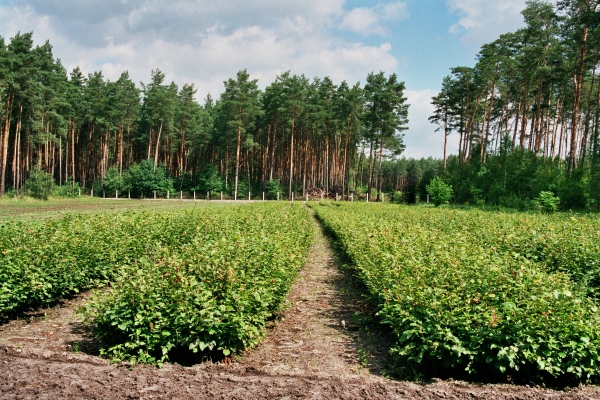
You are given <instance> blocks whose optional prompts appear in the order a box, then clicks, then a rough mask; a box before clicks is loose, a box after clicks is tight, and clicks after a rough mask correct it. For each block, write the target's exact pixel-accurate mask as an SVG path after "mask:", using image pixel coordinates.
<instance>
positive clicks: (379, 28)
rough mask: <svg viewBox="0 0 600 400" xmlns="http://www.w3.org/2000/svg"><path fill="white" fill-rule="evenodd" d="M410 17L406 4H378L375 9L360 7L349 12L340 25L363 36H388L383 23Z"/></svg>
mask: <svg viewBox="0 0 600 400" xmlns="http://www.w3.org/2000/svg"><path fill="white" fill-rule="evenodd" d="M408 17H409V12H408V9H407V6H406V3H405V2H402V1H401V2H395V3H386V4H377V5H375V6H373V7H370V8H367V7H358V8H354V9H352V10H351V11H350V12H348V13H347V14H346V15H345V16H344V18H343V19H342V22H341V24H340V26H341V28H343V29H347V30H349V31H352V32H355V33H359V34H361V35H365V36H368V35H379V36H386V35H388V34H389V30H388V29H386V28H385V26H384V24H383V23H382V21H397V20H401V19H406V18H408Z"/></svg>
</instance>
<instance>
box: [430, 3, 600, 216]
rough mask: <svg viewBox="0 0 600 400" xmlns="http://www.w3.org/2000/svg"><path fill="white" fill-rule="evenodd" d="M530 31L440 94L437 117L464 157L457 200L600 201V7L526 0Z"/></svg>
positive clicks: (450, 167)
mask: <svg viewBox="0 0 600 400" xmlns="http://www.w3.org/2000/svg"><path fill="white" fill-rule="evenodd" d="M522 14H523V17H524V20H525V27H524V28H521V29H519V30H517V31H516V32H511V33H506V34H503V35H501V36H500V37H499V38H498V39H496V40H495V41H493V42H491V43H487V44H485V45H483V46H482V47H481V49H480V51H479V54H478V55H477V62H476V64H475V66H474V67H465V66H460V67H456V68H452V69H451V74H450V75H449V76H447V77H446V78H445V79H444V80H443V83H442V88H441V90H440V92H439V94H438V95H436V96H435V97H433V98H432V104H433V105H434V107H435V112H434V114H433V115H432V116H431V117H430V121H431V122H433V123H435V124H437V125H438V127H439V130H440V131H441V132H442V133H443V134H444V137H445V139H447V138H448V136H449V135H457V136H458V142H459V152H458V155H457V156H454V157H453V158H452V159H451V160H449V161H448V162H447V160H446V140H445V141H444V159H443V168H444V169H445V170H446V172H445V180H446V181H447V182H448V183H451V184H452V186H453V188H454V193H455V196H456V198H455V200H456V201H457V202H460V203H464V202H484V201H485V202H486V203H491V204H503V205H516V206H519V207H523V206H524V204H525V203H526V202H527V201H528V200H531V199H533V198H534V197H536V196H537V195H538V194H539V192H540V191H551V192H553V193H555V194H557V195H558V196H559V197H560V198H561V203H562V204H563V207H565V208H581V207H586V206H587V205H590V204H591V205H596V206H598V205H599V204H600V136H599V135H600V70H599V69H598V65H599V64H598V63H599V60H598V57H599V55H600V54H599V53H600V1H598V0H559V1H556V2H555V4H551V3H548V2H542V1H528V2H527V7H526V8H525V10H524V11H523V12H522Z"/></svg>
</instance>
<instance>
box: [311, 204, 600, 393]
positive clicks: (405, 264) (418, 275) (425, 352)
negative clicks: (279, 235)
mask: <svg viewBox="0 0 600 400" xmlns="http://www.w3.org/2000/svg"><path fill="white" fill-rule="evenodd" d="M366 207H369V205H366V204H352V205H351V204H345V205H342V206H340V207H335V208H332V207H320V206H314V208H315V211H316V212H317V215H318V216H319V218H321V219H322V220H323V221H324V222H325V225H326V226H327V228H329V229H330V230H332V231H333V232H335V234H336V236H337V237H338V239H339V240H340V241H341V244H342V246H343V248H344V250H345V251H346V253H347V254H348V255H349V257H350V258H351V259H352V262H353V265H354V268H356V270H357V272H358V275H359V277H360V278H361V279H362V280H363V282H364V283H365V284H366V286H367V288H368V290H369V292H370V294H371V295H372V298H373V299H374V301H375V302H376V303H377V304H378V305H379V310H380V311H379V315H380V317H381V318H382V321H383V322H384V323H386V324H389V325H390V326H391V327H392V329H393V330H394V332H395V334H396V335H397V338H398V339H397V344H396V345H395V346H394V347H393V349H392V350H393V352H394V353H395V354H397V355H398V356H399V357H401V359H402V360H403V361H404V364H405V365H406V363H409V364H410V363H412V364H413V365H414V366H417V367H418V368H426V367H429V368H431V369H438V370H439V369H440V368H445V369H447V371H456V372H457V373H459V374H460V372H461V371H466V372H468V373H476V372H481V373H485V374H488V373H492V374H493V373H495V374H498V375H502V374H510V375H511V376H513V377H514V378H515V379H523V380H531V379H533V380H542V381H543V380H547V379H549V378H550V377H561V378H574V379H583V380H590V379H593V378H595V377H598V375H599V371H600V315H599V314H598V306H597V304H596V303H595V301H594V300H593V299H592V298H590V297H589V296H588V293H589V289H588V288H587V287H586V285H587V283H588V281H586V280H579V281H575V282H574V281H573V280H572V279H573V278H581V277H582V275H572V274H565V273H564V272H561V271H565V270H568V269H569V268H571V266H570V264H569V259H571V260H573V259H578V260H580V261H577V262H578V263H582V264H583V265H588V266H590V267H594V266H595V267H594V268H593V269H595V270H596V271H597V270H598V266H597V264H598V262H597V260H598V256H599V255H600V245H598V244H594V243H596V242H597V241H598V238H599V236H598V235H600V231H598V228H597V226H598V219H597V218H596V219H590V221H589V226H588V225H587V224H588V222H587V220H581V221H579V220H573V221H571V220H569V223H568V224H567V223H565V222H566V221H565V220H564V219H561V220H560V221H562V222H563V223H562V224H557V226H556V227H555V228H553V227H547V228H546V229H544V222H543V220H539V221H538V222H537V223H536V222H530V223H529V224H522V222H527V221H529V220H524V219H523V218H520V217H512V216H510V215H508V214H505V215H499V216H495V215H494V214H490V213H483V212H469V213H467V212H462V211H454V210H442V211H440V210H435V209H428V208H418V209H414V208H405V209H403V212H402V213H398V212H397V209H391V208H388V207H385V206H383V207H382V206H380V207H377V208H375V207H371V208H369V209H368V212H367V208H366ZM538 218H539V217H538ZM545 219H546V218H545ZM557 222H558V221H557ZM521 225H525V226H524V227H523V228H522V229H519V230H518V231H517V233H516V234H515V233H511V234H509V233H508V232H509V231H510V230H511V229H512V227H515V226H516V227H519V226H521ZM580 225H582V226H581V227H580ZM594 226H595V228H594ZM555 229H556V230H555ZM565 230H567V232H570V231H572V233H569V235H568V236H569V237H573V238H576V241H575V242H573V243H572V242H570V241H567V242H565V243H563V247H564V248H566V250H565V251H562V249H556V247H557V245H558V243H559V242H560V240H561V236H562V235H561V234H559V233H558V232H562V233H563V234H564V232H565ZM501 232H505V233H504V235H503V234H501ZM521 239H522V240H521ZM584 239H585V240H584ZM588 239H589V240H588ZM515 241H516V242H517V244H518V243H521V242H522V243H523V246H520V247H510V246H514V242H515ZM545 242H549V243H550V245H549V246H548V247H545V248H544V247H539V244H540V243H545ZM577 242H583V243H582V245H581V246H576V245H575V243H577ZM569 243H570V245H569ZM588 244H589V245H591V246H589V247H591V251H590V250H588V249H586V247H587V245H588ZM538 247H539V250H538ZM544 249H545V250H544ZM552 251H555V252H557V253H558V254H553V253H552ZM536 252H537V253H536ZM553 260H554V261H553ZM584 260H585V261H584ZM553 262H557V263H559V264H557V265H556V266H553V267H552V268H550V266H551V265H552V263H553ZM583 265H582V266H581V268H583V269H587V268H585V267H584V266H583ZM573 268H574V266H573ZM549 270H553V271H555V272H553V273H549V272H548V271H549ZM451 373H452V372H451Z"/></svg>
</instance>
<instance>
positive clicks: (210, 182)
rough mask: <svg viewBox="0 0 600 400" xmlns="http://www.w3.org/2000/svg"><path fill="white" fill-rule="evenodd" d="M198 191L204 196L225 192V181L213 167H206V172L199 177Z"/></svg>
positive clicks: (209, 165)
mask: <svg viewBox="0 0 600 400" xmlns="http://www.w3.org/2000/svg"><path fill="white" fill-rule="evenodd" d="M197 190H199V191H200V192H202V193H203V194H206V193H208V192H210V193H213V194H214V193H218V192H220V191H221V190H223V180H222V179H221V176H220V175H219V171H217V169H216V168H215V167H214V166H213V165H211V164H208V165H207V166H206V167H204V170H203V171H202V173H201V174H200V176H199V177H198V186H197Z"/></svg>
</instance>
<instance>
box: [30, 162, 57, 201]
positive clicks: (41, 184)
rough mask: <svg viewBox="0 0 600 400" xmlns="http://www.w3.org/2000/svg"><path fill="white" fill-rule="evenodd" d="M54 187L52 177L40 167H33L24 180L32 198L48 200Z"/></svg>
mask: <svg viewBox="0 0 600 400" xmlns="http://www.w3.org/2000/svg"><path fill="white" fill-rule="evenodd" d="M53 188H54V178H53V177H52V175H51V174H49V173H47V172H46V171H44V170H41V169H35V170H33V171H31V173H30V174H29V179H27V181H26V182H25V189H26V190H27V191H28V193H29V195H30V196H31V197H33V198H34V199H38V200H48V196H50V195H51V194H52V189H53Z"/></svg>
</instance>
